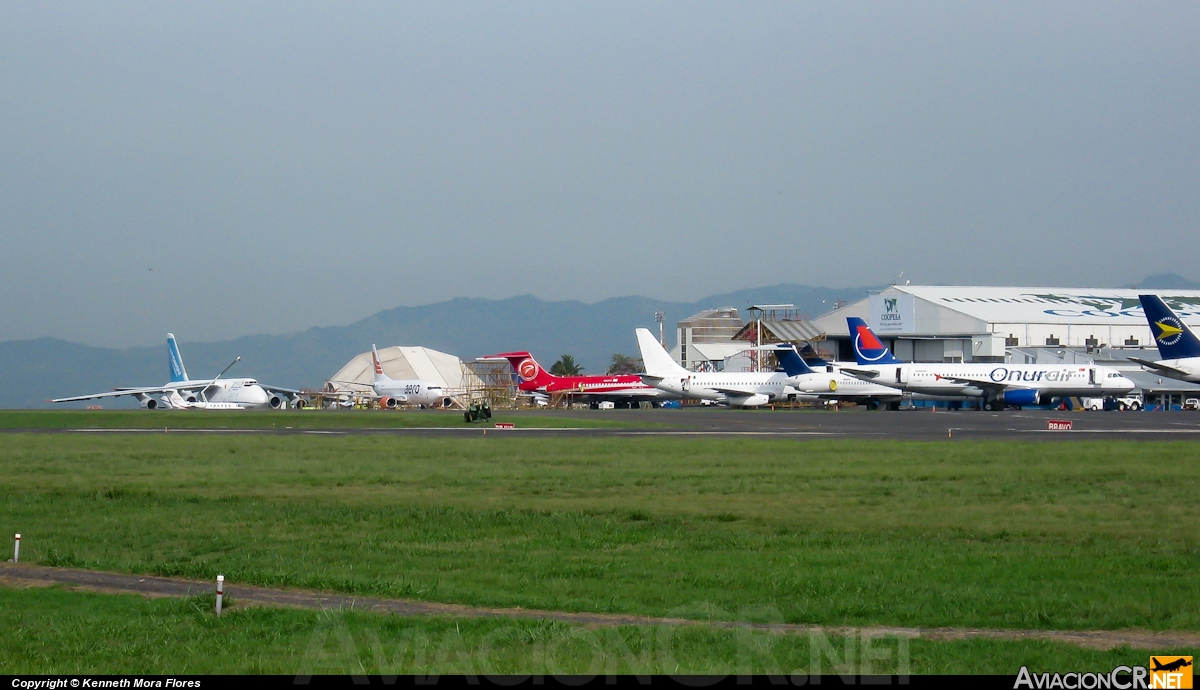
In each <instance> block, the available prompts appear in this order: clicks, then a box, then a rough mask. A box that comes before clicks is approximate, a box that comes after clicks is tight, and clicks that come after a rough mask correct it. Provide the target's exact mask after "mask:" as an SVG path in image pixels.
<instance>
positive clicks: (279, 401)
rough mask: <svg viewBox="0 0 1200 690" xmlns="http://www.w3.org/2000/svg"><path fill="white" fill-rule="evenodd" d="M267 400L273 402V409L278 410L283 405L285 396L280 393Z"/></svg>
mask: <svg viewBox="0 0 1200 690" xmlns="http://www.w3.org/2000/svg"><path fill="white" fill-rule="evenodd" d="M267 402H269V403H270V404H271V409H272V410H278V409H279V408H281V407H283V398H281V397H279V396H278V395H272V396H271V397H270V398H269V399H268V400H267Z"/></svg>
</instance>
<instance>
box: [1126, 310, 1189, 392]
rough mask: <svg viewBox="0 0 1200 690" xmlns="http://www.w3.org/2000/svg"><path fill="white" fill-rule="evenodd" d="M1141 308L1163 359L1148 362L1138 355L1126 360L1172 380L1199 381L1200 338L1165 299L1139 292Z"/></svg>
mask: <svg viewBox="0 0 1200 690" xmlns="http://www.w3.org/2000/svg"><path fill="white" fill-rule="evenodd" d="M1138 299H1139V300H1141V302H1142V311H1143V312H1145V313H1146V320H1147V321H1149V322H1150V332H1151V334H1152V335H1153V336H1154V342H1155V344H1157V345H1158V354H1160V355H1162V356H1163V358H1164V359H1160V360H1158V361H1157V362H1151V361H1148V360H1145V359H1138V358H1137V357H1130V358H1129V359H1130V360H1132V361H1134V362H1137V363H1138V364H1141V365H1142V367H1144V368H1146V369H1149V370H1150V371H1153V372H1154V373H1156V374H1160V375H1162V376H1169V377H1171V378H1173V379H1180V380H1182V381H1190V382H1192V383H1197V382H1200V338H1197V337H1196V334H1194V333H1192V329H1190V328H1188V326H1187V324H1186V323H1184V322H1183V320H1182V319H1180V318H1179V317H1178V316H1176V315H1175V312H1173V311H1171V308H1170V307H1168V306H1167V303H1166V302H1163V301H1162V298H1161V297H1159V296H1158V295H1138Z"/></svg>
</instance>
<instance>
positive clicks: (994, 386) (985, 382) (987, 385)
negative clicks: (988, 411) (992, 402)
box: [935, 374, 1029, 393]
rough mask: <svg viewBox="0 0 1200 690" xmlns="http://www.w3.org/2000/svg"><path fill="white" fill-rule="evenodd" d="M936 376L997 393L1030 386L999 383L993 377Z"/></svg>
mask: <svg viewBox="0 0 1200 690" xmlns="http://www.w3.org/2000/svg"><path fill="white" fill-rule="evenodd" d="M935 376H936V377H937V378H939V379H945V380H947V381H953V382H954V383H961V384H963V385H966V386H976V387H978V388H982V389H983V390H985V391H994V392H997V393H999V392H1000V391H1005V390H1008V389H1010V388H1017V389H1022V390H1024V389H1028V388H1029V386H1012V385H1009V384H1007V383H997V382H995V381H993V380H991V379H977V378H972V377H970V376H946V375H945V374H935Z"/></svg>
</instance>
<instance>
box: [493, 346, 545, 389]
mask: <svg viewBox="0 0 1200 690" xmlns="http://www.w3.org/2000/svg"><path fill="white" fill-rule="evenodd" d="M501 357H503V358H504V359H507V360H508V363H509V365H510V366H511V367H512V370H513V372H514V373H516V375H517V377H518V378H520V379H521V384H529V383H532V384H533V385H534V386H536V387H538V388H542V387H544V386H546V385H548V384H550V383H552V382H553V381H554V380H555V379H557V378H558V377H557V376H555V375H554V374H551V373H550V372H548V371H546V370H545V369H543V368H542V365H540V364H538V363H537V360H536V359H534V358H533V355H531V354H529V353H528V352H502V353H500V354H498V355H491V356H490V357H485V358H484V359H500V358H501Z"/></svg>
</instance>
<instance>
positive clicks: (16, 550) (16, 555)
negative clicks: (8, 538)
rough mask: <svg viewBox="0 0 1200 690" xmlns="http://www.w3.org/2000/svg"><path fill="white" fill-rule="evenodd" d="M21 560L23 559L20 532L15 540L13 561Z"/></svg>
mask: <svg viewBox="0 0 1200 690" xmlns="http://www.w3.org/2000/svg"><path fill="white" fill-rule="evenodd" d="M19 560H21V535H19V534H18V535H17V538H16V540H15V541H14V542H13V563H16V562H17V561H19Z"/></svg>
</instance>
